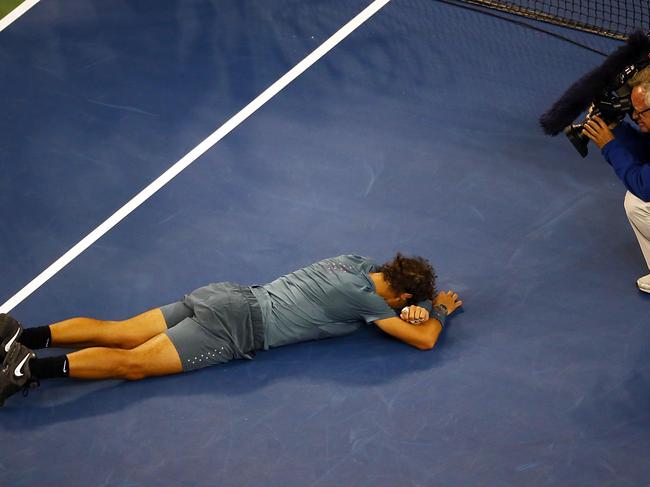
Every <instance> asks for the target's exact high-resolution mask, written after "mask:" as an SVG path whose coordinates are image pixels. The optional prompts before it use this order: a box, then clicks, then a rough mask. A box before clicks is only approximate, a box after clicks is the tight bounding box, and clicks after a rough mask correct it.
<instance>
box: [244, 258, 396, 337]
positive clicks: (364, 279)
mask: <svg viewBox="0 0 650 487" xmlns="http://www.w3.org/2000/svg"><path fill="white" fill-rule="evenodd" d="M377 271H378V266H377V264H376V263H375V262H374V261H372V260H371V259H368V258H366V257H361V256H359V255H341V256H339V257H334V258H330V259H324V260H321V261H319V262H316V263H314V264H312V265H310V266H307V267H305V268H303V269H300V270H297V271H295V272H292V273H290V274H287V275H285V276H282V277H280V278H279V279H276V280H275V281H273V282H271V283H269V284H266V285H264V286H261V287H259V286H256V287H253V288H252V290H253V293H254V294H255V297H256V298H257V299H258V301H259V302H260V307H261V309H262V320H263V322H264V327H265V348H272V347H279V346H281V345H287V344H289V343H296V342H302V341H306V340H317V339H322V338H328V337H334V336H341V335H348V334H350V333H353V332H355V331H356V330H358V329H359V328H360V327H361V326H362V325H363V324H364V323H370V322H373V321H376V320H381V319H384V318H392V317H395V316H396V313H395V311H394V310H392V309H391V308H390V307H389V306H388V304H387V303H386V301H384V299H383V298H382V297H381V296H379V295H378V294H377V293H376V292H375V285H374V282H373V281H372V279H371V278H370V275H369V274H370V273H371V272H377Z"/></svg>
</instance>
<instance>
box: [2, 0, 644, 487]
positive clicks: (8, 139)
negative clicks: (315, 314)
mask: <svg viewBox="0 0 650 487" xmlns="http://www.w3.org/2000/svg"><path fill="white" fill-rule="evenodd" d="M370 3H371V1H370V0H312V1H309V2H304V1H302V2H301V1H296V0H266V1H264V2H254V1H249V0H185V1H178V0H158V1H156V2H153V1H150V0H137V1H127V0H121V1H116V2H102V1H99V0H89V1H83V2H82V1H78V0H67V1H65V2H64V1H62V0H43V1H41V2H40V3H38V4H37V5H36V6H34V7H33V8H32V9H31V10H30V11H29V12H28V13H26V14H25V15H24V16H23V17H21V18H20V19H19V20H17V21H16V22H15V23H14V24H12V25H11V26H10V27H9V28H7V29H6V30H4V31H2V32H1V33H0V66H2V69H1V70H0V88H1V91H0V99H1V100H2V107H3V110H2V112H3V116H2V117H1V118H0V148H2V155H3V156H2V160H1V162H0V165H1V167H2V178H0V208H1V210H0V212H1V215H2V218H1V221H2V244H1V245H0V268H1V269H2V279H0V303H3V302H7V301H9V300H10V299H11V298H12V297H13V296H14V295H15V294H16V293H17V292H18V291H20V290H21V289H23V288H24V287H25V286H26V285H27V284H28V283H30V281H32V279H34V278H35V277H36V276H37V275H39V274H40V273H41V272H42V271H43V270H44V269H46V268H48V267H49V266H50V265H51V264H52V263H53V262H54V261H56V260H57V259H58V258H59V257H61V256H62V255H63V254H65V253H66V252H67V251H68V250H69V249H71V248H72V247H73V246H75V244H77V243H78V242H80V241H81V240H82V239H83V238H84V237H85V236H86V235H88V234H89V233H90V232H92V231H93V230H94V229H95V228H96V227H97V226H98V225H100V224H101V223H102V222H103V221H105V220H106V219H107V218H109V217H110V216H111V215H112V214H113V213H114V212H116V211H117V210H119V209H120V208H121V207H122V206H123V205H124V204H125V203H126V202H128V201H129V200H130V199H131V198H132V197H133V196H135V195H136V194H138V193H139V192H140V191H142V190H143V188H145V187H146V186H147V185H148V184H149V183H151V182H152V181H153V180H155V179H156V178H158V177H159V176H160V175H161V174H162V173H163V172H164V171H166V170H167V169H168V168H169V167H170V166H172V165H173V164H174V163H176V162H177V161H179V160H180V159H181V158H183V157H184V156H185V155H186V154H187V153H188V152H190V151H191V150H192V149H193V148H194V147H196V146H197V145H198V144H199V143H201V142H202V141H203V140H204V139H205V138H206V137H208V136H209V135H210V134H212V133H213V132H214V131H215V130H217V129H218V128H219V127H221V126H222V125H223V124H224V123H226V122H227V121H228V120H230V119H231V117H233V116H234V115H235V114H237V112H239V110H241V109H242V108H243V107H244V106H246V105H247V104H248V103H249V102H251V101H252V100H253V99H255V98H256V97H257V96H258V95H259V94H260V93H262V92H263V91H264V90H265V89H267V88H268V87H269V86H270V85H272V84H273V83H274V82H275V81H276V80H278V79H279V78H280V77H281V76H283V75H284V74H285V73H287V72H288V71H289V70H290V69H291V68H292V67H294V66H295V65H296V64H297V63H299V62H300V61H301V60H302V59H303V58H305V56H307V55H309V54H310V53H311V52H312V51H314V50H315V49H316V48H318V47H319V46H321V45H322V44H323V43H324V42H325V41H326V40H327V39H328V38H329V37H330V36H331V35H332V34H334V33H335V32H336V31H337V30H338V29H340V28H341V27H342V26H343V25H345V24H346V23H347V22H348V21H350V19H352V18H353V17H355V16H356V15H357V14H358V13H359V12H361V11H362V10H363V9H364V8H366V7H367V6H368V5H369V4H370ZM502 15H503V16H504V17H506V18H507V19H514V17H507V15H506V14H502ZM529 22H530V23H531V25H534V26H537V27H539V26H540V25H542V24H539V23H534V22H533V21H529ZM545 29H547V30H549V31H552V32H554V33H558V34H562V35H564V36H567V37H570V38H571V39H572V40H574V41H576V42H579V43H583V44H586V45H588V46H590V47H591V48H594V49H598V50H602V51H604V52H610V51H612V50H613V49H615V48H616V47H618V46H619V45H620V42H619V41H615V40H611V39H605V38H602V37H598V36H595V35H592V34H587V33H578V32H576V31H570V30H567V29H563V28H560V27H550V26H547V27H545ZM602 61H603V57H602V56H600V55H599V54H597V53H594V52H593V51H590V50H587V49H584V48H583V47H580V46H579V45H576V44H573V43H570V42H567V41H566V40H563V39H561V38H558V37H555V36H552V35H549V34H548V33H545V32H542V31H540V30H534V29H530V28H527V27H525V26H522V25H521V24H520V23H517V22H511V21H508V20H503V19H499V18H496V17H495V16H494V15H487V14H486V13H485V12H482V11H477V10H474V9H469V8H465V7H462V6H458V5H452V4H448V3H444V2H438V1H434V0H393V1H391V2H389V3H388V4H387V5H386V6H385V7H383V8H382V9H381V10H379V11H378V12H377V13H376V14H374V15H373V16H372V17H371V18H369V19H368V20H367V21H366V22H365V23H363V24H362V25H360V26H359V27H358V28H356V29H355V30H354V31H353V32H352V33H351V34H350V35H349V36H348V37H347V38H345V39H344V40H342V41H341V42H340V44H338V45H337V46H336V47H334V48H333V49H332V50H331V51H330V52H328V53H327V54H326V55H325V56H324V57H322V58H321V59H320V60H318V61H316V62H315V63H314V64H313V65H312V66H311V67H310V68H309V69H307V70H306V71H305V72H304V74H302V75H301V76H299V77H298V78H297V79H296V80H295V81H293V82H292V83H290V84H289V85H288V86H287V87H286V88H284V89H283V90H281V91H280V92H279V93H278V94H277V95H276V96H274V97H273V98H272V99H270V100H269V101H268V102H267V103H265V104H264V105H263V106H261V107H260V108H259V109H258V110H257V111H255V112H254V113H253V114H252V115H250V117H249V118H247V119H246V120H244V121H243V122H242V123H241V124H240V125H239V126H237V127H236V128H235V129H234V130H232V132H230V133H229V134H228V135H227V136H225V137H224V138H223V139H222V140H220V141H219V142H218V143H217V144H216V145H214V146H213V147H212V148H210V149H209V150H208V151H207V152H205V153H204V154H203V155H201V156H200V157H198V158H197V159H196V161H195V162H193V163H192V164H191V165H189V167H187V168H186V169H185V170H183V171H182V172H181V173H180V174H179V175H178V176H176V177H175V178H173V179H172V180H171V181H169V183H167V184H166V185H164V187H162V188H161V189H160V190H159V191H158V192H156V193H155V194H154V195H153V196H151V197H150V198H149V199H147V200H146V201H145V202H144V203H143V204H142V205H141V206H139V207H138V208H136V209H135V210H134V211H133V212H132V213H130V214H129V215H128V216H126V217H125V218H123V219H122V220H121V221H120V222H119V223H117V225H115V226H114V227H113V228H112V229H110V230H109V231H108V232H107V233H106V234H105V235H103V236H102V237H101V238H99V239H98V240H97V241H96V242H95V243H93V244H92V245H91V246H90V247H89V248H88V249H87V250H85V251H84V252H82V253H80V254H79V255H78V256H77V257H76V258H74V259H73V260H72V261H71V262H70V263H69V264H68V265H66V266H65V267H63V268H62V269H61V270H60V271H58V272H56V273H55V274H54V275H53V276H52V277H51V278H49V279H47V280H46V281H45V282H44V283H43V284H42V286H40V287H38V289H36V290H34V292H33V293H31V294H30V295H29V296H27V297H26V298H25V299H23V300H22V301H21V302H20V303H19V304H17V305H16V306H15V307H14V308H13V309H12V310H11V313H12V315H14V316H16V317H17V318H19V319H20V320H21V322H23V323H24V324H25V325H26V326H37V325H44V324H48V323H52V322H54V321H59V320H62V319H65V318H69V317H72V316H94V317H98V318H106V319H124V318H126V317H129V316H132V315H135V314H137V313H140V312H142V311H144V310H147V309H150V308H152V307H156V306H161V305H164V304H167V303H170V302H173V301H177V300H178V299H179V298H180V297H182V296H183V295H184V294H186V293H188V292H189V291H191V290H192V289H195V288H197V287H199V286H202V285H205V284H206V283H209V282H217V281H234V282H239V283H242V284H246V285H249V284H264V283H267V282H269V281H271V280H273V279H275V278H276V277H277V276H280V275H282V274H285V273H287V272H290V271H292V270H294V269H297V268H299V267H302V266H305V265H307V264H310V263H311V262H314V261H317V260H319V259H323V258H326V257H330V256H335V255H340V254H352V253H354V254H361V255H368V256H372V257H373V258H375V259H377V260H379V261H385V260H387V259H389V258H391V257H392V256H393V255H394V254H395V252H396V251H402V252H404V253H407V254H415V255H422V256H425V257H426V258H428V259H430V261H431V262H432V264H433V266H434V267H435V269H436V272H437V274H438V276H439V287H440V288H441V289H453V290H455V291H457V292H458V293H459V294H460V296H461V298H462V300H463V303H464V305H463V311H462V312H461V313H459V314H457V315H454V316H453V317H452V318H451V319H450V321H449V323H448V326H447V327H446V329H445V331H444V335H443V336H442V338H441V339H440V340H439V342H438V344H437V345H436V347H435V348H434V349H433V350H431V351H429V352H421V351H418V350H415V349H413V348H411V347H408V346H407V345H405V344H403V343H400V342H398V341H396V340H392V339H390V338H388V337H386V336H385V335H382V334H380V333H379V332H378V331H377V330H376V329H373V328H371V327H366V328H364V329H363V330H362V331H360V332H359V333H356V334H354V335H351V336H348V337H344V338H338V339H336V340H324V341H318V342H308V343H303V344H299V345H292V346H290V347H285V348H280V349H276V350H272V351H268V352H263V353H259V354H258V355H257V356H256V358H255V360H253V361H239V362H232V363H229V364H226V365H223V366H219V367H210V368H207V369H203V370H200V371H197V372H192V373H188V374H180V375H175V376H168V377H161V378H155V379H147V380H144V381H136V382H122V381H98V382H97V381H96V382H84V381H75V380H70V379H55V380H51V381H43V382H42V383H41V386H40V387H39V388H38V389H35V390H33V391H31V392H30V394H29V396H28V397H26V398H23V397H20V395H16V397H12V398H11V399H9V400H8V401H7V404H6V405H5V406H4V407H3V408H2V409H1V410H0V430H1V431H2V442H1V445H0V485H3V486H11V487H20V486H31V485H39V484H43V483H47V484H49V485H65V486H88V485H98V486H99V485H105V486H118V485H119V486H145V485H158V486H208V485H210V486H213V485H218V486H223V487H229V486H249V487H254V486H262V485H264V486H269V485H273V486H274V485H278V486H280V485H281V486H283V487H291V486H296V487H305V486H314V487H323V486H338V487H341V486H355V487H361V486H434V485H441V486H463V487H471V486H510V485H512V486H520V485H525V486H551V485H552V486H557V485H561V486H585V485H598V486H641V485H650V483H649V482H650V481H649V480H648V479H650V463H648V461H647V459H648V455H649V454H650V434H649V433H650V368H649V366H648V356H649V353H650V326H649V325H650V322H649V310H650V308H649V306H650V298H649V297H648V295H646V294H643V293H641V292H639V291H638V290H637V289H636V287H635V285H634V282H635V280H636V279H637V278H638V277H639V276H640V275H642V274H644V273H647V269H646V266H645V262H644V260H643V256H642V254H641V251H640V250H639V246H638V244H637V241H636V239H635V236H634V234H633V232H632V230H631V229H630V226H629V223H628V221H627V219H626V216H625V211H624V209H623V197H624V194H625V188H624V187H623V185H622V183H621V182H620V181H619V180H618V179H617V178H616V176H615V175H614V173H613V171H612V168H611V167H609V166H608V164H607V163H606V162H605V161H604V160H603V159H602V156H601V155H600V154H599V153H598V150H596V148H595V147H594V146H593V145H592V146H591V147H590V154H589V156H588V157H587V158H586V159H582V158H580V156H579V155H578V154H577V153H576V151H575V150H574V148H573V147H572V146H571V145H570V144H569V143H568V142H567V141H566V140H565V139H564V138H563V137H557V138H549V137H547V136H546V135H544V134H543V132H542V131H541V129H540V127H539V124H538V118H539V116H540V114H541V113H543V112H544V111H545V110H546V109H548V107H549V106H550V105H551V104H552V103H553V101H555V100H556V99H557V98H558V97H559V96H560V95H561V94H562V92H563V91H564V90H565V89H566V88H567V87H568V86H569V85H570V84H571V83H572V82H573V81H575V80H576V79H577V78H579V77H580V76H581V75H582V74H584V73H585V72H587V71H589V70H590V69H592V68H593V67H594V66H596V65H598V64H599V63H601V62H602ZM644 270H645V271H644ZM47 353H54V351H51V352H50V351H48V352H46V354H47Z"/></svg>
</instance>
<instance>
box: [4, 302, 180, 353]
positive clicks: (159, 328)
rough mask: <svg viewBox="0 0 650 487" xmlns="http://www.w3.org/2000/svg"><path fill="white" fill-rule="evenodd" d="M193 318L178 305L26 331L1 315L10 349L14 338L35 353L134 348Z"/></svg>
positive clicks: (56, 324) (70, 321)
mask: <svg viewBox="0 0 650 487" xmlns="http://www.w3.org/2000/svg"><path fill="white" fill-rule="evenodd" d="M191 315H192V310H191V309H190V308H188V307H187V306H185V305H184V304H183V303H180V302H178V303H173V304H169V305H166V306H163V307H162V308H155V309H152V310H149V311H146V312H144V313H142V314H140V315H137V316H134V317H132V318H129V319H127V320H122V321H108V320H97V319H94V318H81V317H80V318H72V319H69V320H65V321H61V322H58V323H54V324H52V325H49V326H41V327H36V328H26V329H24V330H23V329H22V327H21V326H20V325H19V323H18V322H17V321H16V320H15V319H13V318H12V317H10V316H8V315H0V342H2V344H3V347H7V350H8V347H9V346H10V345H11V344H10V343H9V342H10V341H11V340H12V339H13V340H16V339H17V340H18V341H19V342H20V343H22V344H24V345H25V346H27V347H28V348H31V349H33V350H38V349H41V348H47V347H65V348H84V347H93V346H95V347H97V346H99V347H111V348H125V349H131V348H135V347H137V346H138V345H141V344H143V343H145V342H146V341H147V340H149V339H151V338H153V337H154V336H156V335H158V334H160V333H163V332H164V331H166V330H167V328H169V327H171V326H174V325H176V324H177V323H179V322H180V321H182V320H183V319H185V318H187V317H188V316H191ZM3 330H4V331H3ZM5 342H7V343H5ZM0 358H1V355H0Z"/></svg>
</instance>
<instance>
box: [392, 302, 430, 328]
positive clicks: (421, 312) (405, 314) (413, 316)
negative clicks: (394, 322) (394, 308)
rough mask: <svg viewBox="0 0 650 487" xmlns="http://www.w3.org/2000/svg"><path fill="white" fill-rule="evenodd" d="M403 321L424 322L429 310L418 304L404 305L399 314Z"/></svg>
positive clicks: (427, 317)
mask: <svg viewBox="0 0 650 487" xmlns="http://www.w3.org/2000/svg"><path fill="white" fill-rule="evenodd" d="M399 317H400V318H402V319H403V320H404V321H408V322H409V323H411V324H412V325H417V324H420V323H424V322H425V321H427V320H428V319H429V311H428V310H427V309H426V308H421V307H420V306H405V307H404V308H402V313H401V314H400V315H399Z"/></svg>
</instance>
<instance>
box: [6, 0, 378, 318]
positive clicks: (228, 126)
mask: <svg viewBox="0 0 650 487" xmlns="http://www.w3.org/2000/svg"><path fill="white" fill-rule="evenodd" d="M388 2H390V0H375V1H374V2H372V3H371V4H370V5H369V6H368V7H366V8H365V9H364V10H363V11H362V12H361V13H359V14H358V15H357V16H356V17H354V18H353V19H352V20H351V21H350V22H348V23H347V24H345V25H344V26H343V27H341V28H340V29H339V30H338V31H337V32H336V33H335V34H334V35H333V36H332V37H330V38H329V39H327V40H326V41H325V42H323V44H321V45H320V46H319V47H318V48H316V50H314V51H313V52H312V53H311V54H309V55H308V56H307V57H306V58H305V59H303V60H302V61H300V62H299V63H298V64H296V65H295V66H294V67H293V68H292V69H291V70H290V71H288V72H287V73H286V74H285V75H284V76H282V77H281V78H280V79H279V80H277V81H276V82H275V83H273V84H272V85H271V86H269V87H268V88H267V89H266V90H265V91H263V92H262V94H261V95H259V96H258V97H257V98H255V99H254V100H253V101H252V102H250V103H249V104H248V105H246V106H245V107H244V108H243V109H242V110H241V111H240V112H239V113H237V114H236V115H235V116H234V117H232V118H231V119H230V120H228V121H227V122H226V123H224V124H223V125H222V126H221V127H219V128H218V129H217V130H216V131H214V132H213V133H212V134H211V135H210V136H209V137H208V138H207V139H205V140H204V141H203V142H201V143H200V144H199V145H197V146H196V147H195V148H194V149H192V150H191V151H190V152H188V153H187V154H186V155H185V156H183V158H182V159H180V160H179V161H178V162H176V163H175V164H174V165H173V166H172V167H170V168H169V169H167V171H165V172H164V173H163V174H162V175H161V176H160V177H158V179H156V180H155V181H154V182H152V183H151V184H149V186H147V187H146V188H144V189H143V190H142V191H141V192H140V193H138V194H137V195H136V196H134V197H133V198H132V199H131V200H130V201H129V202H128V203H126V204H125V205H124V206H123V207H122V208H120V209H119V210H117V211H116V212H115V213H113V214H112V215H111V216H110V217H109V218H108V219H107V220H106V221H105V222H104V223H102V224H101V225H99V226H98V227H97V228H96V229H95V230H93V231H92V232H90V233H89V234H88V235H87V236H86V237H84V238H83V239H82V240H81V241H80V242H79V243H78V244H76V245H75V246H74V247H72V248H71V249H70V250H68V251H67V252H66V253H65V254H63V255H62V256H61V257H60V258H59V259H58V260H57V261H55V262H54V263H53V264H52V265H50V267H48V268H47V269H45V270H44V271H43V272H41V273H40V274H39V275H38V276H36V277H35V278H34V279H33V280H32V281H31V282H30V283H29V284H27V285H26V286H25V287H24V288H22V289H21V290H20V291H18V292H17V293H16V294H15V295H14V296H13V297H12V298H10V299H9V300H8V301H7V302H6V303H4V304H3V305H2V306H0V313H8V312H9V311H11V310H12V309H13V308H15V307H16V306H18V305H19V304H20V303H21V302H22V301H23V300H25V299H26V298H27V297H28V296H29V295H30V294H32V293H33V292H34V291H36V290H37V289H38V288H39V287H41V286H42V285H43V284H45V283H46V282H47V281H48V280H49V279H50V278H51V277H52V276H54V275H55V274H56V273H57V272H59V271H60V270H61V269H63V268H64V267H65V266H66V265H68V264H69V263H70V262H72V261H73V260H74V259H75V258H77V257H78V256H79V254H81V253H82V252H83V251H84V250H86V249H87V248H88V247H90V246H91V245H92V244H93V243H95V242H96V241H97V240H98V239H100V238H101V237H102V236H103V235H104V234H105V233H106V232H108V231H109V230H110V229H111V228H113V227H114V226H115V225H117V224H118V223H119V222H120V221H122V220H123V219H124V218H126V217H127V216H128V215H129V213H131V212H132V211H133V210H135V209H136V208H137V207H138V206H140V205H141V204H142V203H144V202H145V201H147V199H149V198H150V197H151V196H152V195H153V194H154V193H155V192H156V191H158V190H159V189H160V188H162V187H163V186H165V185H166V184H167V183H168V182H169V181H171V180H172V179H173V178H174V177H175V176H177V175H178V174H179V173H180V172H181V171H183V169H185V168H186V167H187V166H189V165H190V164H192V163H193V162H194V161H195V160H196V159H197V158H199V157H200V156H201V155H203V154H204V153H205V152H206V151H208V149H210V148H211V147H212V146H213V145H215V144H216V143H217V142H219V141H220V140H221V139H222V138H224V137H225V136H226V135H228V134H229V133H230V132H231V131H232V130H234V129H235V127H237V126H238V125H239V124H240V123H242V122H243V121H244V120H246V119H247V118H248V117H250V116H251V115H252V114H253V113H254V112H255V111H257V109H259V108H260V107H261V106H262V105H264V104H265V103H266V102H267V101H269V100H270V99H271V98H273V97H274V96H275V95H276V94H278V93H279V92H280V91H281V90H282V89H283V88H284V87H286V86H287V85H288V84H289V83H291V82H292V81H293V80H295V79H296V78H297V77H298V76H300V75H301V74H302V73H303V72H305V71H306V70H307V69H308V68H309V67H310V66H311V65H312V64H314V63H315V62H316V61H318V60H319V59H320V58H322V57H323V56H324V55H325V54H327V53H328V52H329V51H330V50H331V49H332V48H334V46H336V45H337V44H338V43H339V42H341V41H342V40H343V39H345V38H346V37H347V36H348V35H350V34H351V33H352V32H353V31H354V30H355V29H357V28H358V27H359V26H360V25H361V24H363V23H364V22H365V21H366V20H368V19H369V18H370V17H372V16H373V15H374V14H376V13H377V12H378V11H379V10H381V8H382V7H384V6H385V5H386V4H387V3H388Z"/></svg>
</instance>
